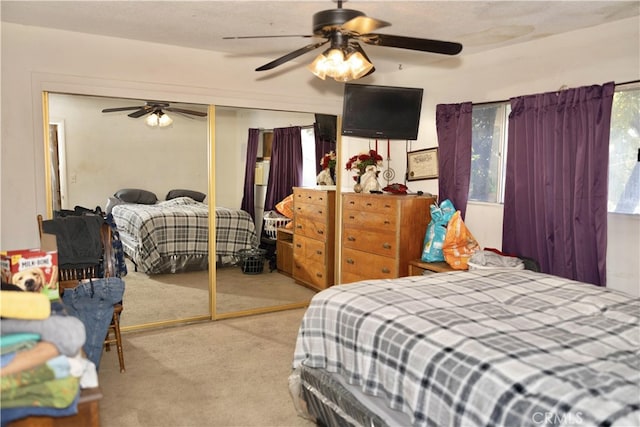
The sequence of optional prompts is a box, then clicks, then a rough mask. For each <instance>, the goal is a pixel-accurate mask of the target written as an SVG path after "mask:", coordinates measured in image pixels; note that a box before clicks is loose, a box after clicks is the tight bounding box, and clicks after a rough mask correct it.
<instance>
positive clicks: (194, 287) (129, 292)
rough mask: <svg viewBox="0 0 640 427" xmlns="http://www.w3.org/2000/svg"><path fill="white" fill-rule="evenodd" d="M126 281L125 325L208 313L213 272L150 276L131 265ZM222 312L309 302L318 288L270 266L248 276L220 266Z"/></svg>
mask: <svg viewBox="0 0 640 427" xmlns="http://www.w3.org/2000/svg"><path fill="white" fill-rule="evenodd" d="M129 267H130V268H129V274H127V276H126V277H125V278H124V280H125V284H126V286H125V295H124V307H125V310H124V312H123V314H122V318H121V322H122V323H121V325H122V326H123V327H126V326H134V325H141V324H145V323H150V322H157V321H163V320H173V319H180V318H187V317H193V316H198V315H206V314H208V313H209V291H208V284H209V277H208V274H209V273H208V271H192V272H187V273H179V274H157V275H147V274H144V273H141V272H135V271H134V269H133V266H132V265H129ZM216 274H217V295H216V309H217V312H218V313H230V312H235V311H243V310H250V309H252V308H262V307H271V306H277V305H283V304H290V303H296V302H302V301H309V300H310V299H311V297H312V296H313V295H314V294H315V292H314V291H312V290H310V289H308V288H305V287H303V286H300V285H297V284H295V282H294V281H293V279H291V278H290V277H288V276H285V275H283V274H280V273H278V272H277V271H274V272H269V269H268V265H267V266H265V269H264V271H263V273H261V274H244V273H243V272H242V270H241V268H240V267H223V268H218V269H217V271H216Z"/></svg>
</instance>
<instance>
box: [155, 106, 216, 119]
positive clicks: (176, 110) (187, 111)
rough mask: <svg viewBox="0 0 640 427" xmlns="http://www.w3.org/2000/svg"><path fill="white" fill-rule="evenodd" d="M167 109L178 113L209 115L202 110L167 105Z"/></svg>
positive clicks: (199, 115)
mask: <svg viewBox="0 0 640 427" xmlns="http://www.w3.org/2000/svg"><path fill="white" fill-rule="evenodd" d="M165 110H167V111H174V112H176V113H184V114H191V115H193V116H198V117H207V113H202V112H200V111H194V110H185V109H182V108H176V107H167V108H165Z"/></svg>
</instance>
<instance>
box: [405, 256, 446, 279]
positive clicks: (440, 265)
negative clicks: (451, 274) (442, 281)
mask: <svg viewBox="0 0 640 427" xmlns="http://www.w3.org/2000/svg"><path fill="white" fill-rule="evenodd" d="M425 270H426V271H430V272H432V273H445V272H447V271H457V270H455V269H454V268H451V266H450V265H449V264H447V263H446V262H444V261H441V262H424V261H422V260H421V259H414V260H413V261H409V276H422V274H423V273H424V272H425Z"/></svg>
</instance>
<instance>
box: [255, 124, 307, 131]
mask: <svg viewBox="0 0 640 427" xmlns="http://www.w3.org/2000/svg"><path fill="white" fill-rule="evenodd" d="M294 126H297V125H291V126H289V127H294ZM281 127H284V126H281ZM298 127H299V128H300V129H311V128H313V125H302V126H298ZM259 130H260V132H273V129H265V128H259Z"/></svg>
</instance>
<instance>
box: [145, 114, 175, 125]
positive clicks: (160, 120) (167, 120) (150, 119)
mask: <svg viewBox="0 0 640 427" xmlns="http://www.w3.org/2000/svg"><path fill="white" fill-rule="evenodd" d="M144 122H145V123H146V124H147V126H151V127H161V128H163V127H167V126H170V125H171V123H173V119H172V118H171V117H169V116H168V115H166V114H165V113H163V112H162V111H154V112H153V113H151V114H149V115H148V116H147V118H146V119H145V120H144Z"/></svg>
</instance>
